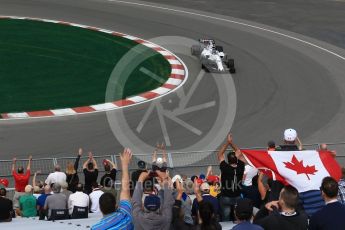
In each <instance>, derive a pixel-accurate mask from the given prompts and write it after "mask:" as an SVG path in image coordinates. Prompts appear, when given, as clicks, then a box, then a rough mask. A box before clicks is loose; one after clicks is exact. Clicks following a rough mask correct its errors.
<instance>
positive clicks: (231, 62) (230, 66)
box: [227, 58, 235, 69]
mask: <svg viewBox="0 0 345 230" xmlns="http://www.w3.org/2000/svg"><path fill="white" fill-rule="evenodd" d="M227 64H228V68H229V69H231V68H235V60H234V59H232V58H230V59H229V60H228V63H227Z"/></svg>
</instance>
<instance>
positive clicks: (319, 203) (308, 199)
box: [299, 190, 325, 216]
mask: <svg viewBox="0 0 345 230" xmlns="http://www.w3.org/2000/svg"><path fill="white" fill-rule="evenodd" d="M299 198H300V200H301V203H302V205H303V207H304V211H305V212H306V214H307V215H308V216H312V215H313V214H314V213H315V212H317V211H319V210H320V209H321V208H323V207H324V206H325V201H324V200H323V198H322V196H321V191H320V190H310V191H306V192H301V193H300V194H299Z"/></svg>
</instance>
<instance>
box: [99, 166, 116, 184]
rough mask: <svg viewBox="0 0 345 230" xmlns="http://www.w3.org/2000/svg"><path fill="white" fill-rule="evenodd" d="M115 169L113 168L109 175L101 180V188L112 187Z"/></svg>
mask: <svg viewBox="0 0 345 230" xmlns="http://www.w3.org/2000/svg"><path fill="white" fill-rule="evenodd" d="M116 172H117V171H116V169H115V168H113V169H112V170H110V172H109V173H106V174H104V175H103V176H102V178H101V185H102V186H103V187H107V188H109V187H114V182H115V180H116Z"/></svg>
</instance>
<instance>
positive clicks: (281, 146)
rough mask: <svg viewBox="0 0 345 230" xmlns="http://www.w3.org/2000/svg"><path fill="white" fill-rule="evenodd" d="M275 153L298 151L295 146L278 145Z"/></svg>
mask: <svg viewBox="0 0 345 230" xmlns="http://www.w3.org/2000/svg"><path fill="white" fill-rule="evenodd" d="M276 151H299V149H298V146H297V145H279V147H277V148H276Z"/></svg>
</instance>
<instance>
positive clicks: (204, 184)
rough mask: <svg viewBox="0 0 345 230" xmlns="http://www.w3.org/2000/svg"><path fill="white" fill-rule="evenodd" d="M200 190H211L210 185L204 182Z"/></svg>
mask: <svg viewBox="0 0 345 230" xmlns="http://www.w3.org/2000/svg"><path fill="white" fill-rule="evenodd" d="M200 190H201V191H206V190H210V185H209V184H208V183H207V182H204V183H202V184H201V185H200Z"/></svg>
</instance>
